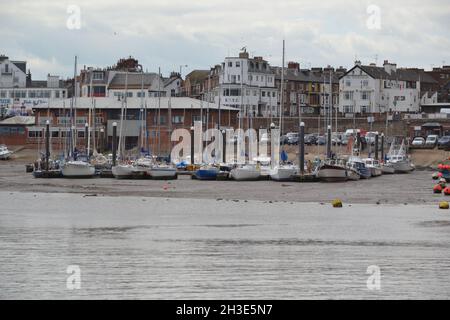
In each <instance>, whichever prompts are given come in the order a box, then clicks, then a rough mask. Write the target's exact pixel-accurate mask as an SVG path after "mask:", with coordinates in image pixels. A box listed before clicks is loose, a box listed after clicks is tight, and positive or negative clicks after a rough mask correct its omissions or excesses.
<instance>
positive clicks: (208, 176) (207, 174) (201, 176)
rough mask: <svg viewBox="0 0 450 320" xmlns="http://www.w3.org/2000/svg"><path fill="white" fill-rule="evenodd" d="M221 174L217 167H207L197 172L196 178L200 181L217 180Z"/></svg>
mask: <svg viewBox="0 0 450 320" xmlns="http://www.w3.org/2000/svg"><path fill="white" fill-rule="evenodd" d="M218 174H219V168H218V167H216V166H210V165H205V166H201V167H200V168H199V169H198V170H196V171H195V173H194V176H195V178H196V179H198V180H216V179H217V175H218Z"/></svg>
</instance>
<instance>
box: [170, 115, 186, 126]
mask: <svg viewBox="0 0 450 320" xmlns="http://www.w3.org/2000/svg"><path fill="white" fill-rule="evenodd" d="M183 122H184V117H183V116H172V123H175V124H179V123H183Z"/></svg>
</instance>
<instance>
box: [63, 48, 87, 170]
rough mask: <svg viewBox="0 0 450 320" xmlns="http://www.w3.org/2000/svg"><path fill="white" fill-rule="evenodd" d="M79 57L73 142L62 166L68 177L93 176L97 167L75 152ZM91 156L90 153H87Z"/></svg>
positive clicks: (74, 105) (73, 105) (73, 118)
mask: <svg viewBox="0 0 450 320" xmlns="http://www.w3.org/2000/svg"><path fill="white" fill-rule="evenodd" d="M76 79H77V57H76V56H75V72H74V79H73V82H74V92H73V96H72V112H71V118H72V119H71V120H72V124H73V125H72V128H71V143H70V147H71V150H70V153H69V159H68V160H67V161H65V162H64V163H63V164H62V166H61V172H62V175H63V176H64V177H66V178H92V177H93V176H94V175H95V167H94V166H92V165H91V164H90V163H89V162H88V161H87V159H86V161H83V160H81V157H80V158H78V159H77V157H78V155H76V154H75V146H76V142H77V132H76V123H77V122H76V109H77V108H76V94H77V88H76V82H77V80H76ZM87 157H89V155H87Z"/></svg>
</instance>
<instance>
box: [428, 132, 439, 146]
mask: <svg viewBox="0 0 450 320" xmlns="http://www.w3.org/2000/svg"><path fill="white" fill-rule="evenodd" d="M438 138H439V137H438V136H437V135H436V134H430V135H429V136H428V137H427V140H426V141H425V146H427V147H429V148H434V147H436V145H437V142H438Z"/></svg>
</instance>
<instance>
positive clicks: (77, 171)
mask: <svg viewBox="0 0 450 320" xmlns="http://www.w3.org/2000/svg"><path fill="white" fill-rule="evenodd" d="M61 172H62V175H63V176H64V177H65V178H92V177H93V176H94V175H95V168H94V167H93V166H91V165H90V164H89V163H86V162H81V161H69V162H67V163H65V164H64V165H63V166H62V168H61Z"/></svg>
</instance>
